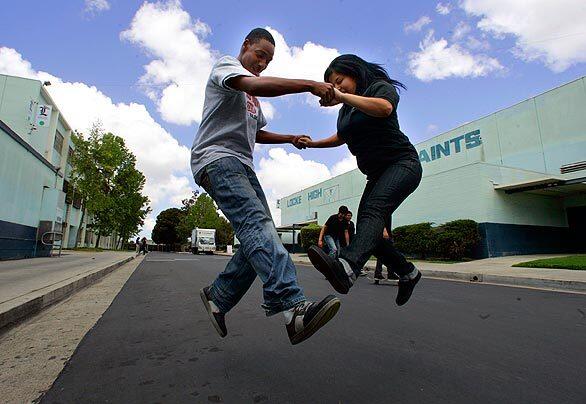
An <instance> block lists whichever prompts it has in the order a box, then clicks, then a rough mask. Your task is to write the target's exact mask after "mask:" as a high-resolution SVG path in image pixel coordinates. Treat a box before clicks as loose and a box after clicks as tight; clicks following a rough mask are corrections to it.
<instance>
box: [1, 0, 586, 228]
mask: <svg viewBox="0 0 586 404" xmlns="http://www.w3.org/2000/svg"><path fill="white" fill-rule="evenodd" d="M529 3H531V4H529ZM550 3H554V2H551V1H546V0H531V1H529V2H527V1H517V0H507V1H504V0H492V1H487V0H463V1H444V2H438V1H418V2H400V1H393V2H389V1H368V2H364V1H362V2H355V1H348V0H340V1H319V2H317V1H295V2H275V1H257V2H255V3H254V6H251V3H249V2H242V1H234V2H231V1H223V2H204V1H198V2H195V1H183V2H181V3H180V2H177V1H164V2H159V3H155V2H150V3H143V2H140V1H121V0H93V1H82V0H80V1H72V0H68V1H65V0H62V1H51V2H37V1H27V0H21V1H19V2H7V4H5V5H4V8H3V17H4V18H3V23H2V25H0V48H3V49H11V50H13V51H14V52H16V53H17V54H18V55H20V58H17V61H16V62H15V61H14V60H15V59H14V58H15V56H14V53H11V54H10V55H11V56H10V57H11V58H10V59H6V60H8V62H7V61H5V62H4V65H3V64H2V61H1V59H0V67H1V66H5V68H4V70H5V72H7V73H13V74H15V73H18V72H25V73H26V74H28V75H33V76H34V75H37V77H38V75H39V74H41V73H40V72H47V73H49V74H50V75H52V76H55V77H56V78H58V81H57V82H56V85H55V86H54V88H53V89H52V91H55V96H54V98H55V99H56V101H57V103H58V104H60V103H61V102H62V103H63V104H64V105H74V104H75V103H79V102H84V101H83V100H79V99H78V100H76V99H75V97H80V96H81V95H82V94H84V93H83V91H89V90H88V88H91V86H95V87H96V91H98V92H99V93H100V97H102V96H106V97H109V98H110V99H111V102H112V104H113V106H112V107H109V106H108V107H107V108H106V106H104V108H105V109H104V111H109V112H104V113H112V114H116V117H117V118H116V119H109V118H105V119H104V120H103V121H104V124H105V126H108V124H109V122H118V121H120V120H121V119H124V117H125V115H124V114H125V113H126V112H124V110H125V109H128V108H124V106H133V107H136V106H137V105H138V106H141V107H142V106H144V107H145V108H146V114H147V115H150V117H152V120H153V121H154V123H149V124H152V125H153V127H157V129H156V130H155V129H153V133H154V134H151V136H154V138H153V139H151V138H150V137H146V138H145V139H144V143H143V144H140V143H139V142H137V139H134V141H132V140H131V138H132V136H135V137H136V136H137V135H132V134H125V133H119V134H120V135H121V136H123V137H125V138H126V137H127V136H128V137H129V139H130V140H129V142H130V144H132V145H134V146H133V147H131V148H133V151H136V153H135V154H137V156H138V159H139V162H141V161H142V163H141V164H143V166H144V167H145V171H146V172H147V176H148V174H149V170H150V169H152V170H155V169H157V170H159V171H161V170H168V171H169V173H167V174H168V175H167V174H165V175H167V177H165V175H161V176H160V177H161V178H158V177H157V175H153V176H152V177H153V178H155V177H157V179H156V180H153V181H152V183H151V189H153V188H156V187H157V186H158V184H159V183H158V182H157V181H160V184H159V186H158V188H160V189H167V188H168V192H166V193H164V192H163V193H161V194H160V195H158V196H155V197H154V198H153V199H154V200H156V203H155V204H154V208H155V213H157V212H158V211H160V210H161V209H164V208H166V207H168V206H170V205H173V204H174V203H176V202H177V200H178V199H179V197H180V195H179V194H181V193H183V194H184V193H185V192H186V190H187V189H188V188H189V187H191V186H193V181H192V180H191V178H190V175H189V170H188V167H187V161H183V160H185V159H186V157H185V156H186V148H188V147H190V146H191V143H192V141H193V137H194V135H195V133H196V131H197V122H198V118H194V114H193V113H189V107H190V105H191V104H190V103H191V102H192V101H191V99H192V98H197V97H198V96H199V97H200V98H201V94H200V93H198V92H197V91H195V90H193V91H192V92H190V91H187V92H182V88H183V89H185V88H195V87H197V86H202V85H203V84H202V83H205V78H206V77H207V73H209V68H207V66H208V65H209V63H212V62H213V60H215V59H214V58H217V56H218V55H221V54H231V55H236V54H237V53H238V50H239V47H240V44H241V42H242V38H243V37H244V36H245V35H246V33H247V32H248V31H249V30H250V29H251V28H253V27H255V26H262V27H271V29H273V30H275V31H276V32H277V33H278V34H280V35H281V36H282V38H283V40H284V41H285V42H286V45H284V46H281V50H282V51H284V49H285V48H286V50H287V55H288V57H289V58H290V60H289V62H288V63H284V64H281V65H280V66H277V57H278V56H279V53H277V54H276V56H275V62H274V63H273V64H274V65H275V66H276V67H275V69H274V71H271V73H272V74H275V75H277V74H278V75H283V76H285V77H294V76H295V75H296V74H298V75H299V77H314V78H316V79H319V76H320V74H321V72H322V71H323V67H321V66H324V67H325V65H327V62H329V60H331V57H332V55H334V56H335V54H337V53H356V54H358V55H360V56H362V57H363V58H365V59H367V60H370V61H374V62H378V63H382V64H383V65H384V66H385V67H386V68H387V69H388V71H389V72H390V75H391V77H393V78H395V79H398V80H400V81H402V82H403V83H404V84H405V85H406V86H407V87H408V91H406V92H404V93H403V94H402V98H401V104H400V106H399V110H398V112H399V120H400V123H401V125H402V128H403V130H404V132H405V133H406V134H407V135H408V136H409V137H410V138H411V140H412V141H413V143H417V142H420V141H422V140H425V139H428V138H429V137H432V136H433V135H437V134H440V133H441V132H443V131H446V130H449V129H451V128H453V127H456V126H458V125H460V124H462V123H464V122H466V121H470V120H474V119H476V118H479V117H481V116H484V115H487V114H489V113H491V112H494V111H496V110H498V109H501V108H504V107H507V106H509V105H512V104H514V103H516V102H518V101H522V100H524V99H526V98H528V97H531V96H533V95H536V94H539V93H541V92H543V91H546V90H548V89H550V88H553V87H556V86H558V85H560V84H563V83H566V82H568V81H571V80H574V79H576V78H578V77H581V76H583V75H584V72H585V66H586V64H585V63H584V62H585V61H586V56H585V55H586V31H585V30H584V28H583V21H585V20H586V5H584V2H583V1H581V0H576V1H574V0H561V1H560V2H559V3H556V4H557V5H555V4H550ZM561 3H564V5H563V7H562V6H561ZM220 4H221V7H218V5H220ZM524 4H525V5H524ZM527 5H528V6H530V7H531V10H532V13H527V9H526V7H527ZM92 7H93V8H92ZM141 10H142V13H141ZM529 14H530V15H529ZM167 17H169V20H168V21H167V20H165V24H161V25H160V26H157V27H155V28H153V26H154V24H153V21H161V20H163V19H164V18H167ZM149 18H151V20H149ZM185 18H188V21H187V23H186V22H185V21H186V20H185ZM133 21H134V23H135V24H133ZM152 29H156V32H149V31H150V30H152ZM124 31H126V34H125V35H121V33H122V32H124ZM173 35H181V36H182V38H183V39H181V40H179V39H177V38H174V37H173ZM190 38H191V39H190ZM176 39H177V40H176ZM190 40H191V42H190ZM192 42H193V44H196V45H197V46H200V47H201V49H202V52H200V53H199V54H198V53H197V52H194V51H193V49H194V47H193V46H191V44H192ZM308 42H311V43H313V44H316V45H319V46H317V47H316V48H315V49H313V48H312V49H309V48H308V47H307V43H308ZM166 44H168V45H169V48H173V51H167V50H166V47H167V46H166ZM277 45H278V48H279V41H277ZM180 46H184V49H183V48H181V47H180ZM206 49H207V51H206ZM206 52H207V53H206ZM277 52H279V49H277ZM6 54H7V52H6V51H5V56H6ZM309 60H315V61H319V63H316V64H317V65H319V66H317V67H316V66H313V67H311V68H310V67H308V61H309ZM153 61H160V62H161V64H162V65H163V67H161V66H159V67H158V68H156V69H154V70H156V71H155V72H154V73H151V74H150V75H149V76H148V77H146V79H145V66H147V65H149V64H150V63H152V62H153ZM27 62H28V63H30V65H27ZM320 63H321V64H320ZM18 64H24V66H16V67H15V65H18ZM185 65H187V67H185V68H183V67H182V66H185ZM6 66H8V67H6ZM153 66H154V65H153ZM6 70H8V71H6ZM25 73H22V74H23V75H25ZM141 77H143V82H142V84H143V85H138V83H139V82H140V80H141ZM169 77H170V78H169ZM61 82H62V83H64V84H61ZM173 82H177V83H179V84H180V85H181V86H180V87H182V88H180V89H179V90H177V93H178V94H175V95H167V96H165V95H164V94H162V93H161V91H160V90H162V89H164V88H166V87H167V86H170V85H172V83H173ZM66 83H70V85H67V84H66ZM71 83H79V85H78V86H77V88H76V90H77V91H74V87H75V86H74V85H72V84H71ZM60 85H61V89H60V88H59V86H60ZM82 87H83V91H81V90H82ZM94 92H95V91H94ZM52 94H53V93H52ZM88 94H89V93H88ZM181 97H183V98H181ZM102 98H103V97H102ZM102 98H100V100H101V99H102ZM181 100H189V101H186V102H181ZM200 101H202V100H200ZM265 101H269V102H270V104H271V105H272V107H273V109H274V110H275V112H274V114H273V117H272V118H271V119H270V120H269V128H270V129H271V130H274V131H277V132H283V133H308V134H310V135H311V136H313V137H322V136H325V135H329V134H331V133H333V132H334V131H335V122H336V114H335V112H334V113H333V112H332V111H330V112H326V111H323V110H320V108H319V107H316V106H315V104H314V105H310V103H309V102H308V99H307V97H304V96H290V97H284V98H282V99H271V100H268V99H267V100H265ZM104 105H105V104H104ZM198 105H199V104H198ZM198 105H195V104H194V106H193V110H194V111H195V110H196V109H197V108H200V107H201V106H200V105H199V106H198ZM141 107H140V108H139V107H137V109H136V111H139V110H140V109H141ZM165 108H167V109H165ZM62 109H63V111H64V113H65V115H66V117H67V119H68V120H69V121H71V122H75V123H78V125H80V126H84V124H86V125H89V123H88V122H85V121H84V119H86V120H87V119H89V118H88V117H87V115H84V116H82V115H83V114H81V113H80V115H79V119H78V118H77V117H76V116H70V115H76V114H77V113H78V111H77V110H76V109H75V108H73V107H72V108H65V107H64V108H62ZM68 109H69V111H68ZM115 109H116V110H115ZM164 111H166V112H164ZM138 113H139V112H137V114H138ZM195 115H197V114H195ZM136 116H138V115H136ZM145 116H146V115H145ZM149 122H150V121H149ZM158 127H160V128H162V130H160V129H159V128H158ZM86 128H87V126H86ZM80 129H82V130H84V129H85V128H83V127H82V128H80ZM105 129H107V130H112V131H114V130H116V129H118V130H119V131H121V132H124V131H128V130H129V129H128V127H123V126H120V125H119V126H117V124H116V123H112V128H110V127H106V128H105ZM163 132H165V133H166V134H165V133H163ZM145 133H146V132H145ZM149 133H150V132H149ZM168 135H170V136H171V137H172V138H174V139H176V140H177V146H173V147H176V148H177V150H178V151H177V155H176V156H175V164H177V166H178V168H177V169H173V168H172V167H171V166H170V165H166V166H160V167H158V168H156V167H155V168H147V167H149V164H150V163H152V162H153V161H154V160H156V159H158V157H157V150H151V151H144V150H143V151H139V150H138V148H145V149H146V148H148V147H149V144H155V145H156V144H157V141H159V140H161V139H163V140H161V141H162V142H163V143H164V144H166V145H167V146H169V145H171V143H173V140H172V138H171V139H170V138H169V136H168ZM157 136H159V137H158V138H157ZM157 139H158V140H157ZM181 146H185V147H184V148H181ZM280 148H282V149H284V152H283V151H282V150H279V151H273V152H271V148H269V147H263V148H260V149H259V150H258V151H257V153H256V156H255V157H256V162H257V168H258V170H259V177H261V180H262V182H263V185H264V186H265V187H266V188H267V189H268V190H267V195H268V196H269V199H271V200H272V201H274V200H275V199H276V198H278V197H280V196H284V195H286V194H289V193H291V192H294V191H295V189H297V188H295V187H301V186H307V185H310V184H311V183H312V182H315V181H318V180H322V179H325V178H327V177H328V176H331V175H332V174H336V173H338V172H340V170H343V169H344V167H347V168H351V167H352V161H351V159H348V158H347V152H346V150H345V148H339V149H335V150H328V151H323V150H309V151H301V152H299V151H296V149H294V148H292V147H290V146H281V147H280ZM164 149H165V150H167V152H168V153H171V154H173V153H174V151H173V150H174V149H173V148H172V147H171V146H169V148H164V147H160V148H159V150H160V151H161V153H163V152H164V151H163V150H164ZM292 153H294V154H298V155H299V156H300V157H298V156H293V155H292ZM179 156H181V157H179ZM166 158H168V159H171V160H173V158H172V157H166ZM263 158H264V165H263V166H262V167H261V165H260V162H261V161H262V159H263ZM149 159H151V160H150V161H149ZM279 160H280V161H279ZM340 161H343V163H341V165H339V166H338V168H337V169H336V168H335V167H334V166H335V165H336V164H337V163H339V162H340ZM281 163H283V164H281ZM320 163H321V165H320ZM280 164H281V165H280ZM296 166H299V167H301V168H300V173H301V174H302V175H300V177H303V178H301V179H297V180H292V179H291V178H287V175H286V173H288V168H290V167H296ZM169 167H171V168H169ZM263 170H264V171H263ZM163 174H164V173H163ZM169 176H174V177H177V178H181V181H179V182H180V183H181V184H180V185H177V184H178V183H179V182H177V181H176V178H175V179H172V180H169V178H171V177H169ZM185 178H188V180H187V179H185ZM165 181H167V182H165ZM173 181H175V182H176V184H175V185H174V186H170V185H169V183H171V182H173ZM185 181H190V183H189V185H188V186H186V184H185ZM165 184H166V185H165ZM165 187H167V188H165ZM153 192H154V191H153ZM153 195H154V194H153ZM150 223H151V224H152V221H151V222H150Z"/></svg>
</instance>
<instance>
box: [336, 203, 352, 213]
mask: <svg viewBox="0 0 586 404" xmlns="http://www.w3.org/2000/svg"><path fill="white" fill-rule="evenodd" d="M348 212H350V211H349V210H348V206H345V205H342V206H340V208H339V209H338V213H342V214H344V215H345V214H346V213H348Z"/></svg>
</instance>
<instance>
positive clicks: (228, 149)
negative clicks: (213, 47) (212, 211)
mask: <svg viewBox="0 0 586 404" xmlns="http://www.w3.org/2000/svg"><path fill="white" fill-rule="evenodd" d="M237 76H253V74H252V73H250V72H249V71H248V70H246V69H245V68H244V67H243V66H242V64H241V63H240V61H239V60H238V59H236V58H234V57H232V56H224V57H222V58H220V60H218V61H217V63H216V64H215V65H214V67H213V68H212V72H211V73H210V77H209V79H208V83H207V85H206V95H205V102H204V106H203V116H202V120H201V124H200V125H199V129H198V131H197V135H196V136H195V140H194V141H193V146H192V147H191V171H192V172H193V176H194V178H195V181H196V182H198V181H199V173H200V171H201V169H202V168H204V167H205V166H206V165H208V164H210V163H211V162H213V161H215V160H217V159H219V158H222V157H236V158H237V159H238V160H240V161H241V162H242V163H243V164H246V165H247V166H249V167H250V168H252V169H254V165H253V163H252V153H253V151H254V144H255V141H256V133H257V132H258V131H259V130H260V129H261V128H262V127H264V126H265V125H266V124H267V122H266V120H265V117H264V115H263V114H262V111H261V108H260V103H259V102H258V100H257V99H256V97H253V96H251V95H248V94H246V93H245V92H243V91H238V90H235V89H233V88H230V87H229V86H228V85H227V84H226V81H228V79H230V78H232V77H237Z"/></svg>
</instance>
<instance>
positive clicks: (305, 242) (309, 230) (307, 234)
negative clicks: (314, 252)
mask: <svg viewBox="0 0 586 404" xmlns="http://www.w3.org/2000/svg"><path fill="white" fill-rule="evenodd" d="M320 231H321V226H319V225H317V224H313V223H312V224H309V225H307V226H305V227H302V228H301V247H303V249H304V250H305V251H307V250H308V249H309V247H311V246H312V245H317V240H318V239H319V233H320Z"/></svg>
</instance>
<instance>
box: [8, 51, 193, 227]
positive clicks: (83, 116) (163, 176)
mask: <svg viewBox="0 0 586 404" xmlns="http://www.w3.org/2000/svg"><path fill="white" fill-rule="evenodd" d="M0 73H4V74H10V75H16V76H21V77H28V78H33V79H38V80H41V81H44V80H50V81H51V86H49V87H47V90H48V91H49V93H50V94H51V97H53V99H54V100H55V103H56V104H57V106H58V107H59V109H60V111H61V112H62V113H63V115H64V117H65V119H67V121H68V122H69V124H70V125H71V126H72V127H73V128H74V129H77V130H80V131H81V132H86V133H87V131H88V130H89V128H90V127H91V125H92V124H93V123H94V122H96V121H100V122H101V124H102V126H103V128H104V130H106V131H109V132H112V133H114V134H115V135H118V136H120V137H122V138H123V139H124V141H125V143H126V145H127V146H128V148H129V149H130V150H131V151H132V153H134V155H135V156H136V159H137V168H138V169H139V170H140V171H142V172H143V173H144V175H145V176H146V179H147V182H146V185H145V189H144V192H145V194H146V195H147V196H148V197H149V199H150V201H151V206H152V207H153V208H154V211H155V212H157V211H158V210H160V208H165V207H167V206H168V205H169V204H174V205H177V204H179V203H180V202H181V199H183V198H185V197H187V196H189V195H190V193H191V186H190V180H189V178H190V177H191V170H190V167H189V158H190V152H189V149H188V148H187V147H185V146H182V145H180V144H179V142H178V141H177V140H176V139H175V138H174V137H173V136H172V135H171V134H170V133H169V132H167V131H166V130H165V129H164V128H163V127H162V126H161V125H160V124H158V123H157V122H156V121H155V120H154V119H153V117H152V116H151V115H150V114H149V112H148V111H147V109H146V108H145V106H144V105H142V104H138V103H128V104H127V103H115V102H113V101H112V100H111V99H110V98H109V97H108V96H107V95H106V94H104V93H103V92H101V91H100V90H99V89H97V88H96V87H95V86H90V85H87V84H84V83H80V82H66V81H63V80H62V79H60V78H58V77H56V76H53V75H50V74H48V73H45V72H39V71H36V70H34V69H33V67H32V66H31V64H30V62H28V61H27V60H25V59H24V58H23V57H22V55H20V54H19V53H18V52H17V51H16V50H14V49H11V48H0ZM143 234H146V233H143Z"/></svg>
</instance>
